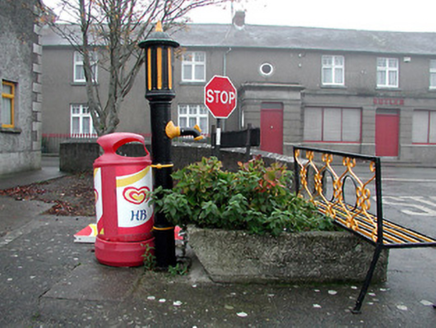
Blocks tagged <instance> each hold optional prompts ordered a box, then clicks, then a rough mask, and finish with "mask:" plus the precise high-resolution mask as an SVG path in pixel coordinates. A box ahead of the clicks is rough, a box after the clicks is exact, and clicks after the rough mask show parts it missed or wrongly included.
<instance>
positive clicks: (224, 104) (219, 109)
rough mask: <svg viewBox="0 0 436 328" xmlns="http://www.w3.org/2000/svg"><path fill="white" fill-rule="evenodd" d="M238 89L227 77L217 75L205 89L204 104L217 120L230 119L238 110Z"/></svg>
mask: <svg viewBox="0 0 436 328" xmlns="http://www.w3.org/2000/svg"><path fill="white" fill-rule="evenodd" d="M236 96H237V93H236V88H235V86H234V85H233V83H232V82H231V81H230V79H229V78H228V77H227V76H219V75H215V76H214V77H213V78H212V79H211V80H210V81H209V82H208V83H207V84H206V86H205V87H204V104H205V105H206V107H207V108H209V110H210V112H211V113H212V115H213V116H214V117H215V118H228V117H229V116H230V114H231V113H232V112H233V110H234V109H235V108H236Z"/></svg>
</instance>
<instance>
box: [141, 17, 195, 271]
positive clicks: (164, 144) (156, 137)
mask: <svg viewBox="0 0 436 328" xmlns="http://www.w3.org/2000/svg"><path fill="white" fill-rule="evenodd" d="M178 46H179V43H177V42H176V41H174V40H173V39H171V37H170V36H169V35H168V34H167V33H165V32H164V31H163V30H162V25H161V23H160V22H158V23H157V24H156V29H155V31H154V32H152V33H151V34H150V37H149V38H148V39H146V40H145V41H142V42H140V43H139V47H140V48H142V49H144V50H145V72H146V73H145V84H146V90H145V98H147V100H148V101H149V103H150V118H151V149H152V167H153V169H154V170H153V171H154V187H155V188H157V187H159V186H162V187H163V188H164V189H171V188H172V187H173V180H172V178H171V173H172V168H173V166H174V165H173V163H172V162H171V139H172V138H174V137H178V136H181V135H192V136H194V139H195V140H198V139H201V138H202V136H201V134H200V132H201V130H200V128H199V127H198V126H196V127H194V128H192V129H191V128H188V129H181V128H179V127H176V126H174V124H173V122H172V121H171V101H172V99H174V97H175V96H176V95H175V93H174V90H173V69H172V56H173V54H172V53H173V49H174V48H177V47H178ZM153 231H154V237H155V256H156V262H157V267H158V268H161V269H166V268H168V266H174V265H175V264H176V254H175V239H174V226H173V225H172V224H171V223H170V222H168V220H167V219H166V217H165V215H164V214H163V213H159V212H158V213H155V214H154V227H153Z"/></svg>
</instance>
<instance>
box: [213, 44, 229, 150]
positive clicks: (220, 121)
mask: <svg viewBox="0 0 436 328" xmlns="http://www.w3.org/2000/svg"><path fill="white" fill-rule="evenodd" d="M231 51H232V47H229V49H227V51H226V52H225V53H224V56H223V76H227V55H228V54H229V53H230V52H231ZM221 125H222V129H223V130H224V128H225V120H222V119H219V118H218V119H217V120H216V129H217V131H216V134H217V140H221ZM219 143H220V142H219ZM219 143H218V145H217V146H219Z"/></svg>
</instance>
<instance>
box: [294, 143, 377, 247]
mask: <svg viewBox="0 0 436 328" xmlns="http://www.w3.org/2000/svg"><path fill="white" fill-rule="evenodd" d="M294 169H295V183H296V186H295V187H296V188H295V190H296V192H297V193H298V194H299V195H300V196H302V197H305V198H307V199H309V200H310V201H311V202H312V203H314V204H315V206H316V207H317V208H318V210H319V211H320V212H321V213H323V214H324V215H327V216H329V217H331V218H332V219H334V220H335V222H336V223H338V224H340V225H341V226H343V227H344V228H345V229H348V230H350V231H352V232H354V233H356V234H359V235H361V236H362V237H364V238H365V239H367V240H369V241H372V242H373V243H378V242H383V208H382V190H381V165H380V158H379V157H375V156H367V155H360V154H351V153H344V152H339V151H333V150H325V149H316V148H310V147H297V146H296V147H294Z"/></svg>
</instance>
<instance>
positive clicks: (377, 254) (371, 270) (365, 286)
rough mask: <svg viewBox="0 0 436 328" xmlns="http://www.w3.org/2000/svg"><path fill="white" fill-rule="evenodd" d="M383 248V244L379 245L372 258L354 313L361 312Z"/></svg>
mask: <svg viewBox="0 0 436 328" xmlns="http://www.w3.org/2000/svg"><path fill="white" fill-rule="evenodd" d="M382 249H383V245H377V246H376V247H375V251H374V256H373V258H372V262H371V266H370V267H369V270H368V272H367V274H366V278H365V281H364V283H363V286H362V289H361V290H360V294H359V297H358V298H357V301H356V305H355V306H354V309H353V310H351V312H352V313H354V314H358V313H361V311H360V308H361V307H362V303H363V300H364V298H365V295H366V292H367V291H368V287H369V284H370V283H371V280H372V276H373V274H374V271H375V267H376V265H377V262H378V259H379V258H380V253H381V251H382Z"/></svg>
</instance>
